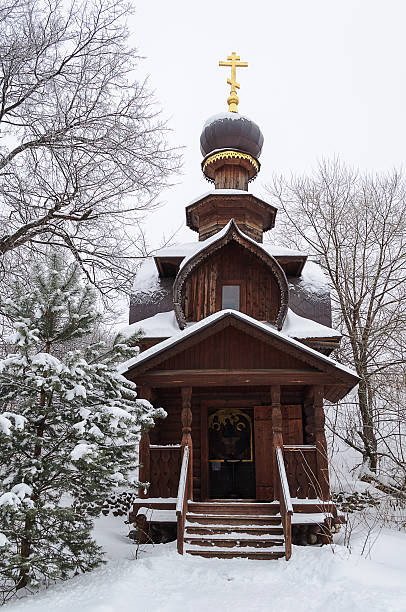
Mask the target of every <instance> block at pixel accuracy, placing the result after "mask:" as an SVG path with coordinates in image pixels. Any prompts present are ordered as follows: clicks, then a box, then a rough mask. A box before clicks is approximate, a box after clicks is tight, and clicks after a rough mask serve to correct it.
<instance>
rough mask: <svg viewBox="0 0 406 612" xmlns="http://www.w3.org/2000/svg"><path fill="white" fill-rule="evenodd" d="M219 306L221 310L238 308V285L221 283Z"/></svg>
mask: <svg viewBox="0 0 406 612" xmlns="http://www.w3.org/2000/svg"><path fill="white" fill-rule="evenodd" d="M221 308H222V309H223V310H225V309H227V308H232V309H233V310H240V286H239V285H223V291H222V295H221Z"/></svg>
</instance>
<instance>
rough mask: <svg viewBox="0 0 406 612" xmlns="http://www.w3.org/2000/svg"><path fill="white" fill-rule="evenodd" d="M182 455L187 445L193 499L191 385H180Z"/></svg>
mask: <svg viewBox="0 0 406 612" xmlns="http://www.w3.org/2000/svg"><path fill="white" fill-rule="evenodd" d="M181 394H182V412H181V422H182V442H181V444H182V457H183V450H184V448H185V446H189V449H190V453H189V484H190V487H189V491H188V497H189V499H193V442H192V387H182V389H181Z"/></svg>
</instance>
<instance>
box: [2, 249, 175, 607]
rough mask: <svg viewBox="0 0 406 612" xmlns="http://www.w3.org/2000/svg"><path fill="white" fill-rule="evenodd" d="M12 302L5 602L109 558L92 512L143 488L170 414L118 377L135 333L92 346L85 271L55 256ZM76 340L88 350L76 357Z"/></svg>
mask: <svg viewBox="0 0 406 612" xmlns="http://www.w3.org/2000/svg"><path fill="white" fill-rule="evenodd" d="M13 294H14V299H13V300H9V301H8V302H7V303H6V304H4V305H3V310H4V311H5V313H6V315H7V316H8V317H9V318H10V319H11V320H12V321H13V325H14V329H15V334H14V336H13V338H12V342H13V344H14V345H15V347H16V348H15V352H14V353H13V354H10V355H8V356H7V357H6V358H5V359H3V360H2V361H0V398H1V399H0V593H1V596H2V600H3V601H7V600H8V599H9V598H10V597H11V596H12V595H13V594H15V593H16V591H17V590H19V589H21V588H23V587H29V588H35V587H38V586H39V585H41V584H46V583H48V582H49V581H51V580H54V579H63V578H67V577H69V576H71V575H72V574H73V573H75V572H78V571H87V570H91V569H92V568H94V567H95V566H97V565H98V564H100V563H101V562H102V551H101V549H100V548H99V547H98V546H97V545H96V543H95V542H94V541H93V540H92V537H91V526H92V516H95V515H96V514H97V513H98V512H99V511H100V507H101V505H102V503H103V500H104V498H105V497H106V495H108V494H109V493H111V491H112V489H113V488H114V487H116V486H117V484H118V483H119V484H120V485H126V486H128V485H134V484H135V482H134V480H133V476H132V474H134V469H135V467H136V461H137V453H136V447H137V444H138V441H139V439H140V435H141V432H142V431H143V430H144V429H146V428H149V427H151V426H152V425H153V424H154V419H156V418H158V417H164V416H165V412H164V411H163V410H162V409H154V408H153V407H152V405H151V404H150V403H149V402H147V401H145V400H137V399H136V390H135V385H134V384H133V383H131V382H130V381H128V380H126V379H125V378H124V377H123V376H121V375H120V374H119V372H118V364H119V363H120V362H122V361H125V360H126V359H128V358H130V357H132V356H134V354H136V351H137V349H136V348H134V341H135V338H134V337H133V338H130V339H124V338H123V337H122V336H121V335H117V336H116V338H115V339H114V341H113V343H112V346H109V347H108V346H106V345H105V344H104V343H98V344H94V345H90V346H87V347H86V343H85V342H84V341H83V339H85V338H86V336H87V335H88V334H89V333H90V331H91V330H92V327H93V326H94V325H95V324H96V323H97V321H99V319H100V315H99V314H98V312H97V310H96V305H95V295H94V293H93V291H92V289H91V288H90V287H89V286H88V285H86V284H85V283H84V281H83V279H82V277H81V273H80V271H79V268H78V266H76V265H67V264H66V262H65V261H64V260H63V258H61V257H60V256H59V255H58V254H53V255H52V257H51V258H50V262H49V267H47V268H44V267H39V266H35V267H34V268H33V270H32V275H31V278H30V282H29V286H23V285H22V284H20V283H16V284H15V286H14V288H13ZM77 339H82V341H81V342H80V343H78V344H80V345H82V346H84V347H85V348H83V349H80V348H79V349H77V350H69V349H70V348H71V347H72V341H73V340H77ZM78 502H80V503H78Z"/></svg>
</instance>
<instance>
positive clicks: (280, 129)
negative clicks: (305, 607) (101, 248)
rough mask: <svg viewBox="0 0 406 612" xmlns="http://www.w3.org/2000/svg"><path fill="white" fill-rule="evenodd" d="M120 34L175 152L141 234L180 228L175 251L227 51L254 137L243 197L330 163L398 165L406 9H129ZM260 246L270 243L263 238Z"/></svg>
mask: <svg viewBox="0 0 406 612" xmlns="http://www.w3.org/2000/svg"><path fill="white" fill-rule="evenodd" d="M135 10H136V12H135V15H134V17H133V18H132V20H131V23H130V29H131V32H132V35H133V40H134V42H135V44H136V46H137V48H138V51H139V53H140V54H141V55H143V56H145V58H146V59H145V60H144V61H143V62H142V64H141V66H140V69H139V74H140V76H141V75H144V74H149V75H150V86H151V87H152V88H153V89H154V90H155V94H156V97H157V99H158V100H159V101H160V103H161V105H162V107H163V109H164V114H165V116H166V117H168V119H169V125H170V127H171V128H172V130H173V132H172V134H171V136H170V138H171V142H172V143H173V144H174V145H175V144H177V145H180V146H184V147H185V148H184V166H183V174H182V176H180V177H179V178H178V179H177V181H178V184H177V185H175V186H174V187H172V188H171V189H170V190H167V191H165V193H163V194H162V200H163V201H165V205H164V206H163V207H162V208H161V209H160V210H159V211H158V212H156V213H154V214H153V215H152V216H151V217H149V219H148V223H147V234H148V237H149V239H150V242H151V243H152V244H157V243H158V242H159V240H160V238H161V237H162V234H163V233H165V234H169V233H170V232H171V231H173V230H175V229H176V228H177V227H179V226H182V229H181V231H180V233H179V234H178V236H177V238H176V241H177V242H182V241H194V240H196V239H197V234H196V233H194V232H191V231H190V230H188V229H187V228H186V227H185V211H184V208H185V206H186V205H187V204H188V202H189V201H190V200H192V199H194V198H195V197H196V196H198V195H200V194H203V193H205V192H206V191H208V190H209V189H211V188H212V187H211V185H210V184H208V183H207V182H206V181H205V180H204V178H203V176H202V173H201V170H200V162H201V159H202V158H201V154H200V148H199V137H200V132H201V129H202V126H203V123H204V122H205V120H206V119H207V118H208V117H209V116H211V115H213V114H216V113H219V112H223V111H226V110H227V103H226V100H227V97H228V94H229V86H227V82H226V80H227V77H228V76H229V69H227V68H220V67H219V66H218V60H220V59H226V57H227V55H229V54H231V52H232V51H236V52H237V53H238V54H239V55H240V56H241V60H242V61H248V64H249V67H248V68H241V69H239V70H238V72H237V78H238V81H239V83H240V84H241V89H240V92H239V97H240V105H239V110H240V112H241V113H242V114H244V115H247V116H248V117H250V118H252V119H253V120H254V121H256V122H257V123H258V125H259V126H260V128H261V130H262V132H263V134H264V138H265V143H264V148H263V153H262V156H261V164H262V169H261V172H260V174H259V176H258V178H257V179H256V181H255V182H254V183H251V185H250V191H252V192H254V193H256V194H258V195H261V194H262V195H263V185H264V184H265V183H266V181H267V180H269V178H270V177H271V176H272V174H273V173H274V172H277V173H284V174H285V173H287V174H290V173H291V172H309V171H311V168H312V167H314V166H315V165H316V164H317V161H318V160H319V159H321V158H323V157H332V156H336V155H338V156H340V158H341V159H342V160H344V161H347V162H350V163H351V164H354V165H356V166H357V167H360V168H362V169H369V170H383V171H384V170H387V169H391V168H393V167H394V166H396V167H400V166H403V165H404V158H405V143H406V128H405V126H406V100H405V98H406V86H405V72H406V36H405V24H406V1H405V0H380V1H377V0H268V1H265V0H256V2H252V1H248V0H245V1H242V0H228V1H222V0H217V1H214V0H205V1H204V2H196V1H195V0H189V1H187V0H172V1H164V0H136V1H135ZM268 236H269V234H268Z"/></svg>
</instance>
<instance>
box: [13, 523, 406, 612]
mask: <svg viewBox="0 0 406 612" xmlns="http://www.w3.org/2000/svg"><path fill="white" fill-rule="evenodd" d="M126 532H127V528H126V526H125V525H124V524H123V522H122V520H119V519H114V518H113V517H111V518H110V517H107V518H105V517H104V518H102V519H100V520H99V521H98V522H97V526H96V537H97V540H98V541H99V542H100V544H102V545H103V546H104V547H105V549H106V551H107V558H108V563H107V564H106V565H105V566H104V567H102V568H99V569H98V570H96V571H94V572H93V573H91V574H87V575H83V576H79V577H76V578H74V579H72V580H70V581H68V582H65V583H59V584H58V585H55V586H53V587H51V588H50V589H48V590H47V591H45V592H43V593H40V594H37V595H35V596H32V597H27V598H25V599H23V600H20V601H15V602H13V603H10V604H8V605H6V606H5V608H4V609H5V610H7V612H19V611H20V610H21V611H24V612H53V611H56V612H113V611H114V612H116V611H117V612H158V611H159V612H183V611H187V610H190V611H193V612H207V611H208V610H209V611H210V612H217V611H219V612H220V611H221V612H240V611H244V612H246V611H247V610H250V611H254V612H257V611H266V612H274V611H275V612H276V611H277V612H302V611H303V612H319V611H320V612H321V611H323V612H326V611H328V612H375V611H376V612H405V610H406V580H405V576H406V534H404V533H399V532H396V531H391V530H383V531H381V532H380V534H379V537H378V539H377V541H376V543H375V545H374V547H373V549H372V552H371V553H370V558H367V559H366V558H363V557H361V556H359V555H358V554H357V553H356V552H354V550H356V549H357V547H358V548H359V547H360V546H361V545H362V539H361V538H360V539H359V542H358V543H357V540H356V539H354V547H353V549H354V550H353V552H352V554H349V553H348V551H347V549H345V548H344V547H343V546H340V545H336V546H334V547H333V548H332V547H327V546H325V547H322V548H317V547H316V548H313V547H294V550H293V556H292V559H291V560H290V561H289V562H286V561H285V560H284V559H281V560H278V561H248V560H246V559H234V560H228V559H227V560H222V559H198V558H193V557H181V556H180V555H178V554H177V553H176V548H175V544H174V543H171V544H161V545H158V546H154V547H147V552H141V553H140V555H139V558H138V559H136V546H135V545H134V544H133V543H131V542H130V540H128V538H126V535H125V534H126Z"/></svg>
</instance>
